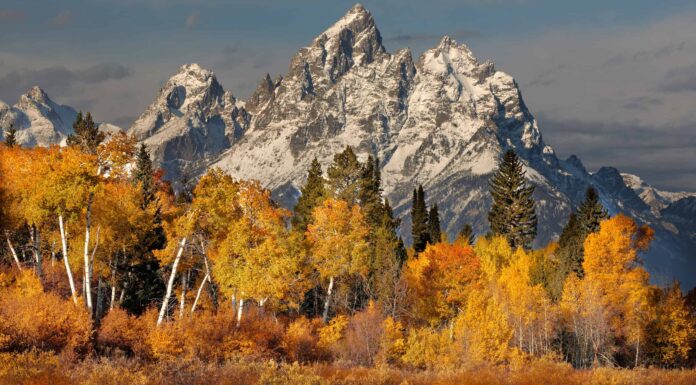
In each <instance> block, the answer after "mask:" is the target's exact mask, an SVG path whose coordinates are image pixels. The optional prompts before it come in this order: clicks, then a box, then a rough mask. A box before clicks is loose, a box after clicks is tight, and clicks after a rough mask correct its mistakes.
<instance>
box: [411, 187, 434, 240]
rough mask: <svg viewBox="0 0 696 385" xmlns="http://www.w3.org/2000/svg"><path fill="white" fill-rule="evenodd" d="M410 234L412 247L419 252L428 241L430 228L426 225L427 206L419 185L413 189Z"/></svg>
mask: <svg viewBox="0 0 696 385" xmlns="http://www.w3.org/2000/svg"><path fill="white" fill-rule="evenodd" d="M411 224H412V227H411V235H412V237H413V249H414V250H415V251H416V252H417V253H420V252H421V251H423V250H425V246H426V245H427V244H428V242H430V228H429V227H428V208H427V206H426V205H425V192H424V191H423V186H422V185H419V186H418V188H417V189H416V190H413V205H412V207H411Z"/></svg>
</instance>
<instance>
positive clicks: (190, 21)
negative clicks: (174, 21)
mask: <svg viewBox="0 0 696 385" xmlns="http://www.w3.org/2000/svg"><path fill="white" fill-rule="evenodd" d="M196 24H198V12H194V13H192V14H190V15H188V17H187V18H186V23H185V25H186V29H191V28H193V27H195V26H196Z"/></svg>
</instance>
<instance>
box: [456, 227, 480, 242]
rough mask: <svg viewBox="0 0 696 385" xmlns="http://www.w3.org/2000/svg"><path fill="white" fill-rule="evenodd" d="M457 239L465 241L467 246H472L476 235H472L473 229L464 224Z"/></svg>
mask: <svg viewBox="0 0 696 385" xmlns="http://www.w3.org/2000/svg"><path fill="white" fill-rule="evenodd" d="M458 238H459V239H462V240H464V241H466V242H467V243H468V244H469V245H473V244H474V241H476V234H474V228H473V227H471V225H470V224H468V223H466V224H464V226H462V229H461V230H459V234H458Z"/></svg>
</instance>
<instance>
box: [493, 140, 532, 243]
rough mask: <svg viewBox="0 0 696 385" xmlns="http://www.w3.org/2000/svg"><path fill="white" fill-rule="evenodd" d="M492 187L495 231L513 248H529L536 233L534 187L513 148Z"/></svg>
mask: <svg viewBox="0 0 696 385" xmlns="http://www.w3.org/2000/svg"><path fill="white" fill-rule="evenodd" d="M489 186H490V192H491V195H492V197H493V206H492V207H491V211H490V212H489V213H488V222H490V225H491V230H492V232H493V233H494V234H498V235H502V236H504V237H505V238H507V240H508V243H510V246H511V247H513V248H517V247H524V248H530V247H531V246H532V242H533V241H534V238H535V237H536V233H537V216H536V213H535V202H534V198H533V197H532V194H533V193H534V186H528V185H527V183H526V181H525V172H524V170H523V168H522V163H521V162H520V160H519V158H518V157H517V154H515V152H514V151H513V150H508V151H506V152H505V154H504V155H503V158H502V161H501V162H500V164H499V166H498V171H496V173H495V174H494V175H493V177H492V178H491V180H490V181H489Z"/></svg>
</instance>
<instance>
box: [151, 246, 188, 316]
mask: <svg viewBox="0 0 696 385" xmlns="http://www.w3.org/2000/svg"><path fill="white" fill-rule="evenodd" d="M185 247H186V237H184V238H183V239H182V240H181V244H179V251H178V252H177V253H176V258H174V264H173V265H172V272H171V274H169V282H168V283H167V291H166V292H165V294H164V300H163V301H162V307H161V308H160V312H159V317H157V326H159V325H160V324H161V323H162V321H163V320H164V317H165V316H166V314H167V308H168V307H169V299H170V298H171V297H172V288H173V287H174V280H175V279H176V268H177V266H179V260H181V255H182V254H183V253H184V248H185Z"/></svg>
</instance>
